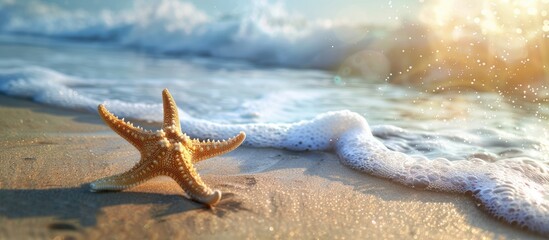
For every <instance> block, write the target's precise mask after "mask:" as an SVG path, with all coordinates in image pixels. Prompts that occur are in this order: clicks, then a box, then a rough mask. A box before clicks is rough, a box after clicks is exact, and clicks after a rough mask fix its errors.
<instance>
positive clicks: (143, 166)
mask: <svg viewBox="0 0 549 240" xmlns="http://www.w3.org/2000/svg"><path fill="white" fill-rule="evenodd" d="M162 101H163V105H164V122H163V126H162V129H161V130H158V131H156V132H152V131H148V130H144V129H142V128H140V127H136V126H133V124H131V123H130V122H125V121H124V119H119V118H118V117H116V116H115V115H113V114H112V113H110V112H109V111H108V110H107V108H105V106H104V105H103V104H100V105H99V107H98V111H99V115H100V116H101V118H102V119H103V121H105V123H106V124H107V125H108V126H109V127H110V128H112V130H114V131H115V132H116V133H118V135H120V136H121V137H123V138H124V139H126V140H127V141H128V142H130V143H131V144H132V145H133V146H135V147H136V148H137V150H139V152H140V153H141V160H140V161H139V162H138V163H137V164H136V165H135V166H134V167H133V168H131V169H130V170H128V171H127V172H124V173H121V174H118V175H114V176H111V177H106V178H103V179H99V180H97V181H94V182H92V183H91V184H90V187H91V191H94V192H95V191H120V190H124V189H127V188H130V187H133V186H136V185H138V184H140V183H142V182H144V181H147V180H149V179H151V178H154V177H157V176H168V177H171V178H172V179H174V180H175V181H176V182H177V183H178V184H179V186H181V188H183V190H185V192H186V193H187V195H189V197H190V198H191V199H193V200H195V201H197V202H200V203H204V204H207V205H210V206H213V205H215V204H217V203H218V202H219V200H220V199H221V192H220V191H219V190H212V189H210V188H209V187H208V186H206V184H204V182H203V181H202V179H201V178H200V176H199V175H198V173H197V172H196V169H195V168H194V166H193V163H195V162H198V161H201V160H204V159H207V158H211V157H214V156H217V155H221V154H224V153H227V152H229V151H232V150H234V149H235V148H237V147H238V146H239V145H240V144H241V143H242V142H243V141H244V139H245V138H246V134H244V132H240V134H238V135H237V136H235V137H233V138H229V139H228V140H223V141H210V140H209V139H208V140H207V141H200V140H198V139H193V140H191V139H190V137H189V136H187V135H186V134H185V133H182V132H181V126H180V122H179V115H178V112H177V106H176V104H175V101H174V100H173V98H172V96H171V95H170V92H169V91H168V89H164V91H163V92H162Z"/></svg>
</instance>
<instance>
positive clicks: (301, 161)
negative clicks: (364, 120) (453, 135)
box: [0, 95, 542, 239]
mask: <svg viewBox="0 0 549 240" xmlns="http://www.w3.org/2000/svg"><path fill="white" fill-rule="evenodd" d="M0 114H1V115H2V118H0V132H1V136H2V139H1V140H0V146H1V149H2V151H0V159H1V160H0V163H1V166H0V176H1V177H0V202H2V203H3V204H2V206H0V238H7V239H14V238H50V239H51V238H56V237H74V238H105V237H108V238H123V239H126V238H135V237H140V238H142V237H146V238H155V237H156V238H167V237H170V238H176V237H180V238H290V237H297V238H357V237H364V236H366V237H371V238H376V239H377V238H427V239H433V238H436V239H439V238H450V239H451V238H459V239H464V238H465V239H471V238H475V239H477V238H521V239H523V238H530V239H535V238H540V239H541V238H542V237H541V236H539V235H535V234H533V233H530V232H527V231H523V230H521V229H518V228H516V227H513V226H510V225H508V224H505V223H502V222H499V221H497V220H496V219H495V218H493V217H492V216H490V215H488V214H487V213H485V212H484V211H482V210H481V209H480V208H478V207H477V206H476V205H475V203H474V201H473V199H472V198H469V197H467V196H464V195H457V194H447V193H436V192H427V191H419V190H414V189H411V188H407V187H404V186H400V185H398V184H395V183H392V182H390V181H388V180H384V179H378V178H375V177H372V176H368V175H365V174H362V173H359V172H356V171H354V170H352V169H349V168H347V167H345V166H343V165H342V164H341V163H340V162H339V160H338V158H337V156H335V155H334V154H331V153H325V152H291V151H284V150H279V149H270V148H244V147H240V148H238V149H237V150H235V151H233V152H230V153H228V154H226V155H223V156H221V157H216V158H212V159H208V160H206V161H203V162H200V163H199V164H197V169H198V171H199V172H200V173H201V176H202V177H203V180H204V181H205V182H206V184H208V185H210V186H211V187H212V188H215V189H220V190H221V191H222V192H223V199H222V200H221V202H220V204H219V205H218V206H217V207H215V208H213V209H208V208H205V207H203V206H202V205H201V204H198V203H196V202H193V201H191V200H188V199H187V198H186V197H185V196H184V193H183V191H182V190H181V189H180V188H179V186H178V185H177V184H176V183H175V182H174V181H172V180H171V179H169V178H164V177H162V178H156V179H153V180H151V181H149V182H146V183H144V184H142V185H140V186H137V187H135V188H132V189H130V190H127V191H124V192H117V193H91V192H89V191H88V186H87V184H88V183H89V182H91V181H93V180H95V179H98V178H101V177H104V176H108V175H111V174H115V173H118V172H122V171H125V170H127V169H129V168H131V167H132V166H133V164H134V163H135V162H136V161H137V160H138V157H139V156H138V152H137V151H136V150H135V149H134V148H133V147H132V146H131V145H130V144H128V143H127V142H125V141H124V140H123V139H122V138H120V137H118V136H117V135H116V134H115V133H114V132H112V131H110V129H109V128H108V127H107V126H105V125H104V124H103V123H102V121H101V119H100V118H99V116H98V115H94V114H89V113H85V112H73V111H68V110H64V109H59V108H55V107H49V106H44V105H40V104H37V103H34V102H31V101H29V100H22V99H17V98H12V97H8V96H5V95H0ZM182 128H183V129H184V128H185V127H184V126H182Z"/></svg>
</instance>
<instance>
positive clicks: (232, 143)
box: [192, 132, 246, 163]
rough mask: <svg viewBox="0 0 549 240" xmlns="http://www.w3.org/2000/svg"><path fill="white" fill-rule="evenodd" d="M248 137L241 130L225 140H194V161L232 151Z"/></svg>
mask: <svg viewBox="0 0 549 240" xmlns="http://www.w3.org/2000/svg"><path fill="white" fill-rule="evenodd" d="M244 139H246V134H245V133H244V132H240V133H239V134H238V135H236V136H234V137H232V138H229V139H228V140H223V141H210V140H209V139H208V140H207V141H200V140H197V139H195V140H192V145H193V147H192V148H193V150H194V151H193V156H192V160H193V163H196V162H200V161H202V160H204V159H207V158H211V157H215V156H219V155H222V154H225V153H227V152H230V151H232V150H234V149H235V148H237V147H238V146H240V144H242V142H244Z"/></svg>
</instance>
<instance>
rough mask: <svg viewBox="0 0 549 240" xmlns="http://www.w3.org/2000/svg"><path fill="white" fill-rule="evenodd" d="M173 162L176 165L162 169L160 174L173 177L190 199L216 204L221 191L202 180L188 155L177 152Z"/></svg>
mask: <svg viewBox="0 0 549 240" xmlns="http://www.w3.org/2000/svg"><path fill="white" fill-rule="evenodd" d="M174 162H176V163H177V164H178V167H175V168H170V169H168V170H166V171H163V172H162V174H163V175H166V176H169V177H171V178H172V179H174V180H175V181H176V182H177V184H179V186H180V187H181V188H182V189H183V190H184V191H185V193H187V195H189V197H190V198H191V199H193V200H195V201H197V202H200V203H204V204H207V205H209V206H213V205H216V204H217V203H218V202H219V200H221V192H220V191H219V190H212V189H211V188H209V187H208V186H207V185H206V184H205V183H204V181H202V178H200V175H199V174H198V172H197V171H196V169H195V168H194V166H193V164H192V163H191V162H190V161H189V158H188V157H185V156H184V155H182V154H178V155H176V157H175V161H174Z"/></svg>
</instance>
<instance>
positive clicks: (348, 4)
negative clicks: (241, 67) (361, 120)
mask: <svg viewBox="0 0 549 240" xmlns="http://www.w3.org/2000/svg"><path fill="white" fill-rule="evenodd" d="M23 1H31V0H23ZM182 1H183V0H182ZM134 2H135V1H131V0H117V1H112V0H49V1H48V3H51V4H56V5H59V6H61V7H63V8H68V9H82V10H87V11H99V10H102V9H124V8H130V7H131V6H132V5H133V3H134ZM187 2H191V3H192V4H193V5H195V6H196V7H197V8H198V9H200V10H201V11H204V12H206V13H207V14H208V15H209V16H219V15H222V14H226V13H238V12H240V11H241V10H242V9H244V8H246V6H247V5H249V4H251V2H252V1H250V0H234V1H227V0H189V1H187ZM269 2H273V3H281V4H283V5H284V6H285V8H286V10H287V11H288V12H290V13H292V14H296V15H300V16H303V17H305V18H308V19H332V20H334V19H336V20H344V21H357V22H366V23H380V24H383V23H386V22H390V21H394V20H395V18H396V17H398V18H402V17H407V16H413V15H415V14H417V12H418V9H419V8H420V6H421V3H420V1H419V0H388V1H374V0H369V1H368V0H339V1H333V0H314V1H290V0H286V1H269Z"/></svg>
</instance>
